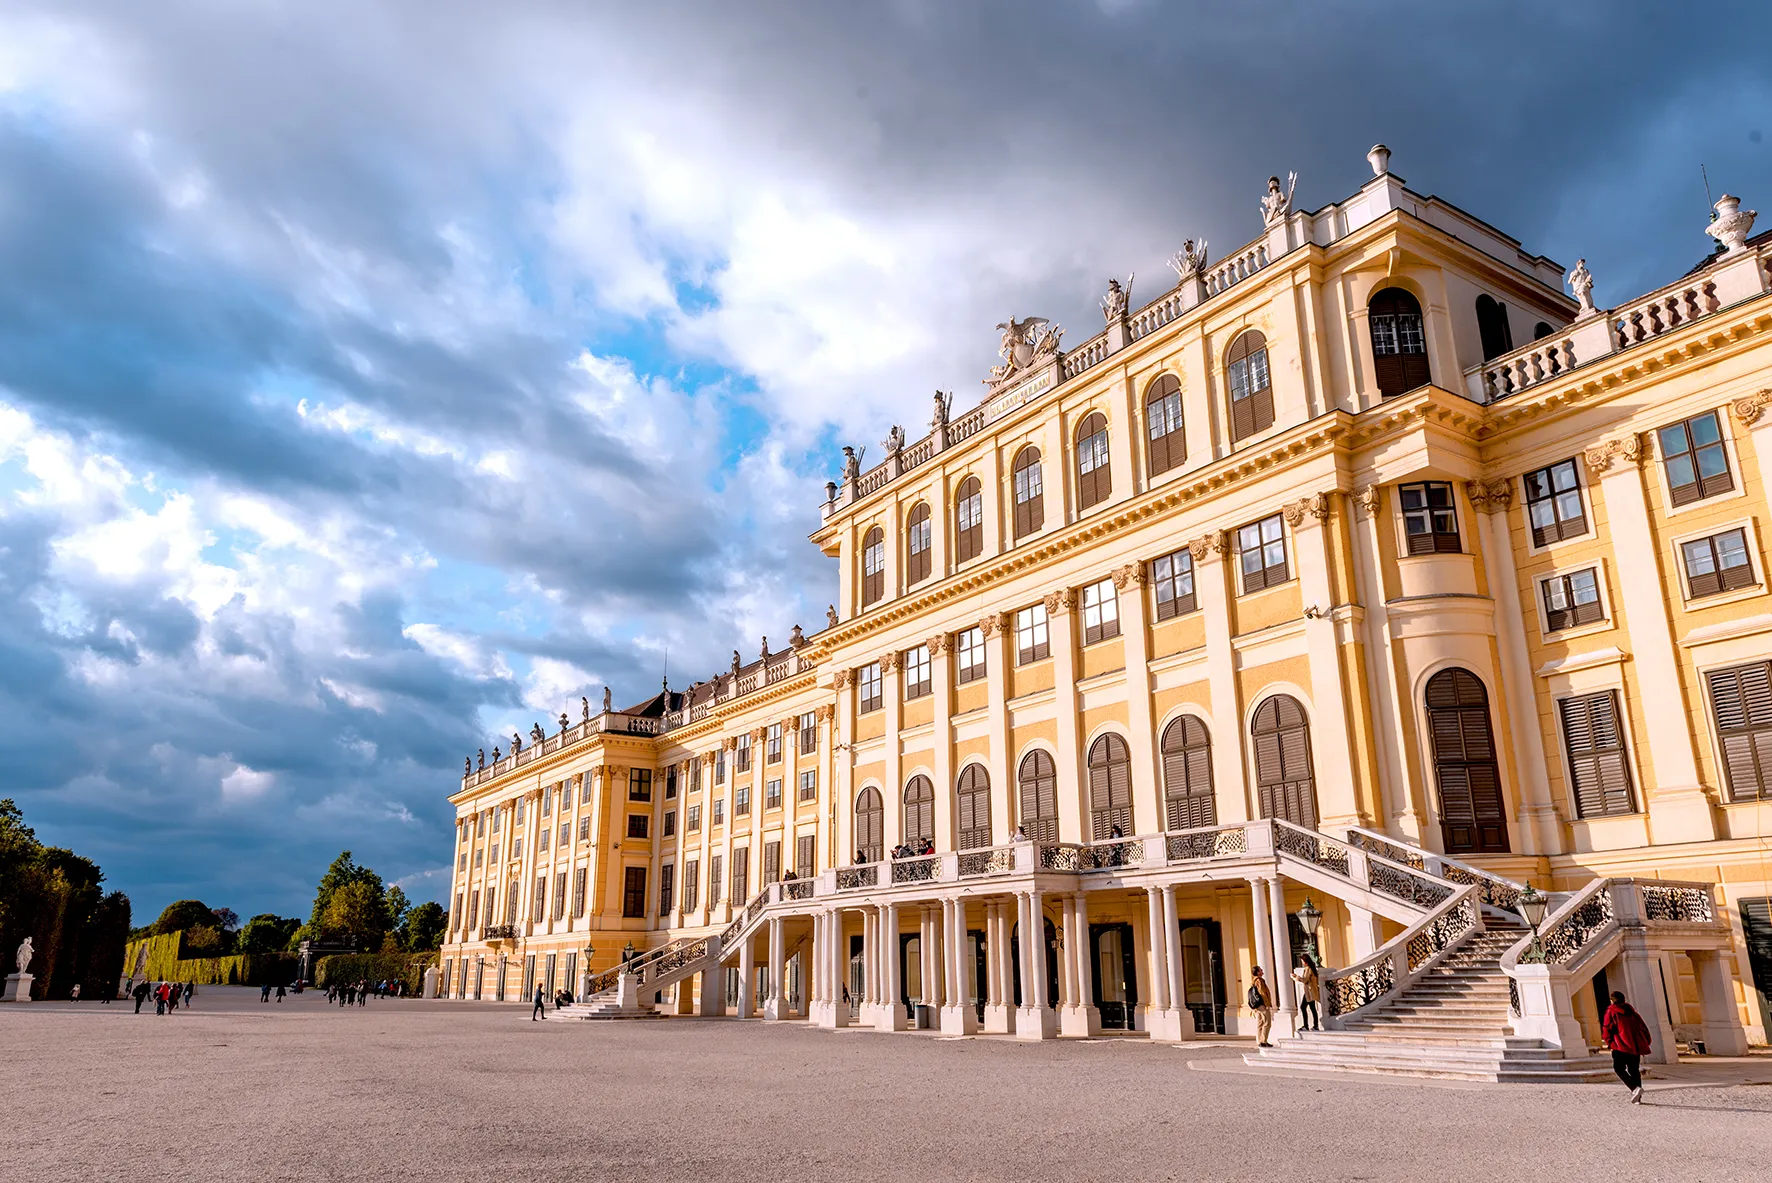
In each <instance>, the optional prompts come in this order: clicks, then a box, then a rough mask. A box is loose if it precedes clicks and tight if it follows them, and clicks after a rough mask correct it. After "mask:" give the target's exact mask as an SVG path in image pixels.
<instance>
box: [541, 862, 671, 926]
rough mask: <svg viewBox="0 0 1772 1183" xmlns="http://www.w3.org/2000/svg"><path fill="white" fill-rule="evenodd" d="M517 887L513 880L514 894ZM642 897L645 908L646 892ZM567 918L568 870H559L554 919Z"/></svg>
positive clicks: (642, 904) (556, 875)
mask: <svg viewBox="0 0 1772 1183" xmlns="http://www.w3.org/2000/svg"><path fill="white" fill-rule="evenodd" d="M516 887H517V885H516V883H515V882H512V884H511V889H512V894H515V892H516ZM641 898H642V903H641V907H642V908H644V907H645V903H644V902H643V901H644V893H641ZM565 918H566V872H565V871H559V872H556V873H555V875H554V919H555V920H564V919H565Z"/></svg>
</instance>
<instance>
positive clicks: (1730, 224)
mask: <svg viewBox="0 0 1772 1183" xmlns="http://www.w3.org/2000/svg"><path fill="white" fill-rule="evenodd" d="M1758 216H1759V211H1757V210H1751V209H1742V208H1741V198H1739V197H1736V196H1735V195H1733V194H1731V193H1725V194H1723V196H1722V197H1720V198H1718V199H1717V217H1716V220H1715V221H1714V222H1712V223H1711V224H1710V225H1708V226H1706V227H1705V228H1704V232H1705V233H1706V234H1708V235H1710V236H1711V237H1712V238H1714V239H1716V240H1717V241H1718V242H1720V243H1722V244H1723V248H1724V249H1723V253H1724V254H1726V255H1739V254H1740V253H1741V252H1742V251H1745V250H1746V249H1747V236H1748V234H1749V233H1750V232H1751V231H1752V230H1753V228H1754V218H1756V217H1758Z"/></svg>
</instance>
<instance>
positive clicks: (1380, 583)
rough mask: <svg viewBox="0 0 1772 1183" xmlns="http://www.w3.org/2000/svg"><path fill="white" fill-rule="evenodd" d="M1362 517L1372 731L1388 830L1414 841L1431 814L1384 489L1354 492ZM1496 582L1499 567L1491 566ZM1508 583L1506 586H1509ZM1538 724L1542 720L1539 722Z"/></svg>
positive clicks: (1360, 565)
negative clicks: (1394, 605)
mask: <svg viewBox="0 0 1772 1183" xmlns="http://www.w3.org/2000/svg"><path fill="white" fill-rule="evenodd" d="M1354 504H1355V506H1356V507H1358V510H1359V512H1360V514H1361V515H1362V521H1361V524H1359V525H1358V526H1356V528H1355V529H1354V530H1352V531H1351V532H1350V533H1351V536H1352V540H1353V553H1354V578H1355V582H1356V586H1357V587H1358V589H1359V595H1360V602H1361V603H1362V604H1363V605H1365V609H1366V619H1365V622H1364V624H1363V626H1362V628H1363V632H1364V637H1363V639H1364V641H1365V645H1366V676H1367V685H1368V686H1369V687H1370V688H1371V691H1370V697H1371V701H1370V703H1369V704H1368V706H1367V709H1368V711H1370V712H1371V713H1372V723H1371V725H1372V730H1373V732H1374V734H1375V736H1376V745H1375V746H1376V749H1377V752H1378V788H1379V794H1380V796H1382V797H1383V798H1384V801H1383V810H1384V821H1385V822H1386V825H1385V826H1384V828H1386V829H1389V830H1391V831H1393V832H1397V833H1401V834H1402V835H1403V836H1404V837H1406V838H1408V839H1409V840H1410V841H1411V842H1415V841H1419V840H1420V838H1421V826H1422V819H1423V818H1424V817H1426V816H1427V814H1426V808H1425V806H1424V804H1423V802H1422V800H1421V779H1420V778H1419V777H1416V776H1412V775H1411V774H1410V763H1411V762H1410V759H1409V754H1408V753H1409V747H1410V745H1409V737H1408V735H1407V734H1406V733H1405V730H1404V728H1403V725H1402V723H1401V721H1400V711H1401V708H1400V707H1399V705H1398V704H1399V702H1400V700H1401V698H1402V691H1401V690H1400V689H1399V688H1398V685H1397V661H1396V654H1395V652H1394V651H1393V649H1392V647H1391V642H1392V637H1391V628H1390V620H1389V612H1388V610H1387V609H1386V608H1385V603H1384V602H1385V572H1386V570H1387V567H1386V562H1385V557H1384V556H1385V554H1386V547H1385V545H1384V540H1383V539H1382V538H1381V537H1380V536H1379V524H1380V521H1381V520H1388V519H1383V518H1382V514H1383V512H1384V511H1383V506H1384V490H1383V489H1382V488H1381V487H1380V486H1378V485H1367V486H1366V487H1365V488H1363V489H1361V490H1360V491H1359V492H1357V493H1356V494H1355V495H1354ZM1490 573H1491V580H1493V579H1494V568H1493V567H1491V568H1490ZM1504 586H1505V585H1504ZM1533 726H1534V727H1536V726H1537V723H1536V721H1535V722H1534V724H1533Z"/></svg>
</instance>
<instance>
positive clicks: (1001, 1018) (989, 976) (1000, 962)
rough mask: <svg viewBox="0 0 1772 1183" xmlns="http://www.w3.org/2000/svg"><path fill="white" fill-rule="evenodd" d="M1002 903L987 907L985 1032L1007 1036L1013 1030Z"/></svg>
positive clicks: (985, 936) (988, 901)
mask: <svg viewBox="0 0 1772 1183" xmlns="http://www.w3.org/2000/svg"><path fill="white" fill-rule="evenodd" d="M1003 912H1004V904H1003V901H1001V900H987V901H986V902H985V905H984V1029H985V1032H986V1034H990V1035H1007V1034H1009V1032H1010V1031H1011V1030H1012V1029H1013V1027H1014V1023H1013V1019H1012V1017H1011V1008H1010V1003H1011V999H1010V997H1009V988H1010V981H1009V925H1008V924H1007V923H1006V921H1005V920H1004V915H1003Z"/></svg>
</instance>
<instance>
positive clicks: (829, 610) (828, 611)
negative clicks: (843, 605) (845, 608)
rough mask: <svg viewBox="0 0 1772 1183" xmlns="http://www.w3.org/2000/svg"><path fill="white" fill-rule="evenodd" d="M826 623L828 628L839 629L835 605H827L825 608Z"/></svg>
mask: <svg viewBox="0 0 1772 1183" xmlns="http://www.w3.org/2000/svg"><path fill="white" fill-rule="evenodd" d="M824 621H825V627H826V628H836V627H837V623H838V621H837V606H836V605H835V604H826V605H825V606H824Z"/></svg>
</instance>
